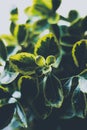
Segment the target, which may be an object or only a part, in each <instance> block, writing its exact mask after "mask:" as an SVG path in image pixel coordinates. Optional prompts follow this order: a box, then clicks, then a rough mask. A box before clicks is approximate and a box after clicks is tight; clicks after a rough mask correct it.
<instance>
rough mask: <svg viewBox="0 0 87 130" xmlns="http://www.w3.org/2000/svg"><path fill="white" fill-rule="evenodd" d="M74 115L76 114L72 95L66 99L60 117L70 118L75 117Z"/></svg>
mask: <svg viewBox="0 0 87 130" xmlns="http://www.w3.org/2000/svg"><path fill="white" fill-rule="evenodd" d="M74 116H75V110H74V107H73V105H72V102H71V97H69V96H68V97H67V98H66V99H65V100H64V102H63V105H62V107H61V109H60V118H62V119H70V118H73V117H74Z"/></svg>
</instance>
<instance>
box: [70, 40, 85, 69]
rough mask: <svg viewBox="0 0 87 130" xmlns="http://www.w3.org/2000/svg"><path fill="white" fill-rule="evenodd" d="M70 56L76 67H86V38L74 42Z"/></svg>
mask: <svg viewBox="0 0 87 130" xmlns="http://www.w3.org/2000/svg"><path fill="white" fill-rule="evenodd" d="M72 57H73V60H74V63H75V65H76V66H77V67H81V68H85V67H87V40H84V39H83V40H80V41H78V42H76V43H75V44H74V46H73V48H72Z"/></svg>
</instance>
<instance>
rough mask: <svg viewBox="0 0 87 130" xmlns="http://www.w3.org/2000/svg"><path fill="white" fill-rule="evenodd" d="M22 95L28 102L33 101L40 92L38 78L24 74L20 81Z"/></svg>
mask: <svg viewBox="0 0 87 130" xmlns="http://www.w3.org/2000/svg"><path fill="white" fill-rule="evenodd" d="M18 86H19V89H20V91H21V96H22V98H23V99H24V100H26V101H27V102H28V103H31V102H32V101H33V100H34V99H35V98H36V97H37V95H38V93H39V86H38V80H37V79H33V78H32V77H30V76H22V77H21V78H20V79H19V81H18Z"/></svg>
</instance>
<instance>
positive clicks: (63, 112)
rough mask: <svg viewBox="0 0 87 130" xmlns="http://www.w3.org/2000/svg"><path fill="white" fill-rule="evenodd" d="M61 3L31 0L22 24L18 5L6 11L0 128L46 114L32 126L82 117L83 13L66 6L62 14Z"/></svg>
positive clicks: (85, 71)
mask: <svg viewBox="0 0 87 130" xmlns="http://www.w3.org/2000/svg"><path fill="white" fill-rule="evenodd" d="M60 4H61V0H33V2H32V5H31V6H30V7H26V9H25V10H24V12H25V14H26V15H27V16H28V17H27V20H26V22H25V23H23V24H19V23H18V19H19V12H18V8H15V9H13V10H12V11H11V12H10V21H11V22H10V34H9V35H7V34H3V35H1V36H0V129H3V128H5V127H6V126H7V125H8V124H10V123H11V124H12V125H13V127H14V128H15V127H20V128H21V127H24V128H28V130H29V129H31V128H32V127H31V126H33V123H32V122H33V120H36V123H37V122H38V121H40V122H41V121H42V122H44V121H45V120H46V121H47V124H48V125H47V124H46V123H44V124H42V123H41V124H42V127H41V128H39V127H36V128H35V130H41V129H42V130H43V129H44V130H49V129H50V130H51V129H52V130H53V129H54V130H59V129H60V128H59V127H60V126H58V123H59V122H61V121H65V120H66V119H68V121H69V120H70V119H71V118H72V119H73V118H77V119H79V118H81V119H84V118H86V117H87V16H86V17H84V18H82V17H80V15H79V14H78V12H77V11H76V10H71V11H70V12H69V14H68V16H67V17H66V18H65V17H63V16H61V15H60V14H58V11H57V9H58V8H59V6H60ZM61 20H62V21H65V22H67V23H68V25H66V24H65V25H61V24H60V21H61ZM55 117H56V118H55ZM50 120H51V122H52V123H50ZM56 120H57V121H58V122H57V123H56ZM84 120H85V119H84ZM51 124H55V126H56V124H57V127H54V125H51ZM60 124H61V125H62V123H60ZM50 125H51V127H50V128H49V127H46V126H50ZM30 127H31V128H30ZM77 128H78V127H77ZM86 128H87V127H86ZM61 129H62V130H65V129H64V128H63V127H62V128H61Z"/></svg>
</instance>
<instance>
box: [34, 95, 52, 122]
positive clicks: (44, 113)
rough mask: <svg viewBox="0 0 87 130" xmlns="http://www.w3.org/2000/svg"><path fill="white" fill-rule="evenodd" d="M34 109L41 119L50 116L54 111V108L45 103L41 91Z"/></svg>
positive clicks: (35, 101)
mask: <svg viewBox="0 0 87 130" xmlns="http://www.w3.org/2000/svg"><path fill="white" fill-rule="evenodd" d="M32 109H33V112H34V114H35V115H36V116H37V117H38V118H41V119H46V118H48V117H49V115H50V114H51V112H52V108H51V107H47V106H46V105H45V99H44V96H43V94H42V93H40V94H39V95H38V97H37V98H36V99H35V100H34V102H33V104H32Z"/></svg>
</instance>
